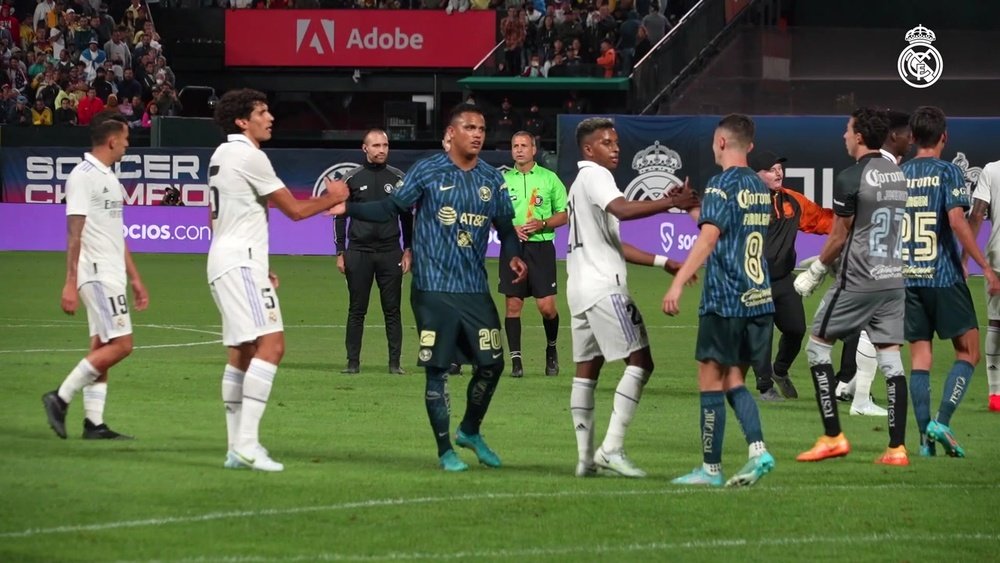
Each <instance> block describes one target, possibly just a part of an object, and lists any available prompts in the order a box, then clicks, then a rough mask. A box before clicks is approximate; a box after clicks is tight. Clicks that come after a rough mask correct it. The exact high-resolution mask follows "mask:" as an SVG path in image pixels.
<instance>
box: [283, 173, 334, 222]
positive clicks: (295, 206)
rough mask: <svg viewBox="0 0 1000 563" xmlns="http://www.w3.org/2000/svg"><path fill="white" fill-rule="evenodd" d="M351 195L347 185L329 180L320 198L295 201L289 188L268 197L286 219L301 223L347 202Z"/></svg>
mask: <svg viewBox="0 0 1000 563" xmlns="http://www.w3.org/2000/svg"><path fill="white" fill-rule="evenodd" d="M349 195H350V190H349V189H348V187H347V184H345V183H344V182H341V181H340V180H336V181H334V180H330V179H329V178H327V179H326V192H325V193H324V194H323V195H321V196H319V197H314V198H312V199H307V200H299V199H295V196H293V195H292V192H290V191H289V190H288V188H281V189H280V190H276V191H274V192H271V194H270V195H269V196H267V197H268V200H269V201H270V202H271V203H273V204H274V206H275V207H277V208H278V209H279V210H281V212H282V213H284V214H285V217H288V218H289V219H291V220H292V221H301V220H302V219H308V218H309V217H312V216H313V215H317V214H319V213H322V212H324V211H326V210H327V209H331V208H333V207H334V206H335V205H337V204H339V203H343V202H345V201H347V197H348V196H349Z"/></svg>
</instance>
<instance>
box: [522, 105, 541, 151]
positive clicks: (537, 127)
mask: <svg viewBox="0 0 1000 563" xmlns="http://www.w3.org/2000/svg"><path fill="white" fill-rule="evenodd" d="M524 130H525V131H527V132H528V133H531V134H532V135H533V136H534V137H536V138H541V137H544V136H545V118H544V117H542V112H541V110H540V109H539V107H538V104H531V109H530V110H529V111H528V117H527V118H526V119H525V120H524ZM536 146H539V143H536Z"/></svg>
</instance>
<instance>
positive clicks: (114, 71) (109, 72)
mask: <svg viewBox="0 0 1000 563" xmlns="http://www.w3.org/2000/svg"><path fill="white" fill-rule="evenodd" d="M123 72H124V70H123V69H122V63H121V61H119V60H117V59H115V60H113V61H112V60H111V59H108V60H106V61H104V79H105V80H107V81H108V82H110V83H112V84H118V81H119V80H121V79H122V73H123Z"/></svg>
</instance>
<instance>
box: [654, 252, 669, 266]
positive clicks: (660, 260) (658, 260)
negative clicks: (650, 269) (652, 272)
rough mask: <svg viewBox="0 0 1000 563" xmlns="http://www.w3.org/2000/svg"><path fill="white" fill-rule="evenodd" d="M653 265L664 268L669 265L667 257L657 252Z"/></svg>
mask: <svg viewBox="0 0 1000 563" xmlns="http://www.w3.org/2000/svg"><path fill="white" fill-rule="evenodd" d="M653 265H654V266H656V267H657V268H662V267H664V266H666V265H667V257H666V256H663V255H660V254H657V255H656V256H654V257H653Z"/></svg>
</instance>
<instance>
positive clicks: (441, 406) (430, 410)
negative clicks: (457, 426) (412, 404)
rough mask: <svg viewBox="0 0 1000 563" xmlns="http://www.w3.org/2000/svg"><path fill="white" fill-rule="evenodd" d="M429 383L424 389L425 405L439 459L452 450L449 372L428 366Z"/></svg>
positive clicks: (426, 369)
mask: <svg viewBox="0 0 1000 563" xmlns="http://www.w3.org/2000/svg"><path fill="white" fill-rule="evenodd" d="M425 371H426V375H427V382H426V384H425V387H424V405H425V406H426V407H427V418H428V420H430V423H431V430H432V431H433V432H434V440H435V441H436V442H437V449H438V457H441V456H442V455H443V454H444V453H445V452H447V451H448V450H450V449H452V447H451V437H450V436H449V435H448V433H449V432H450V427H451V397H449V395H448V375H447V374H448V370H447V369H445V368H437V367H431V366H427V367H426V368H425Z"/></svg>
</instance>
